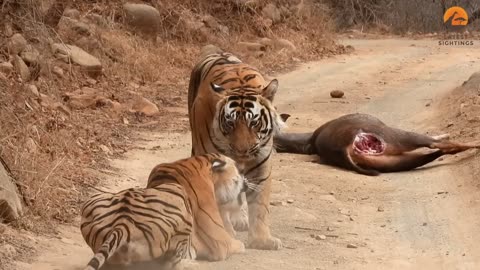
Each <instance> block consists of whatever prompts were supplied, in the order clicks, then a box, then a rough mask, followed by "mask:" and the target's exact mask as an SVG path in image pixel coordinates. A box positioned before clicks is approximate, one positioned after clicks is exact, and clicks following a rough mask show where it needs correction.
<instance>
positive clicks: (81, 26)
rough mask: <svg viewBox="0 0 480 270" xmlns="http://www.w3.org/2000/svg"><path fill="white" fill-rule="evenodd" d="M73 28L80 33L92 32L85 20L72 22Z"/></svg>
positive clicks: (88, 33)
mask: <svg viewBox="0 0 480 270" xmlns="http://www.w3.org/2000/svg"><path fill="white" fill-rule="evenodd" d="M72 30H74V31H75V32H77V33H78V34H80V35H85V36H88V35H90V34H91V31H90V26H88V24H86V23H84V22H80V21H75V22H74V23H73V24H72Z"/></svg>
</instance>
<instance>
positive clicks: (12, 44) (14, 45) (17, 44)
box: [8, 33, 27, 55]
mask: <svg viewBox="0 0 480 270" xmlns="http://www.w3.org/2000/svg"><path fill="white" fill-rule="evenodd" d="M26 47H27V40H26V39H25V38H24V37H23V36H22V35H21V34H18V33H17V34H14V35H13V36H12V37H11V38H10V40H9V41H8V51H9V53H10V54H12V55H17V54H19V53H21V52H22V51H23V50H25V48H26Z"/></svg>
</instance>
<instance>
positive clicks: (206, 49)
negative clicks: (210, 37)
mask: <svg viewBox="0 0 480 270" xmlns="http://www.w3.org/2000/svg"><path fill="white" fill-rule="evenodd" d="M221 52H223V50H222V49H220V48H219V47H217V46H215V45H213V44H208V45H205V46H203V47H202V49H201V50H200V59H203V58H204V57H206V56H207V55H209V54H214V53H221Z"/></svg>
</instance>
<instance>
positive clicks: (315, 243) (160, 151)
mask: <svg viewBox="0 0 480 270" xmlns="http://www.w3.org/2000/svg"><path fill="white" fill-rule="evenodd" d="M345 43H347V44H352V45H354V46H355V48H356V49H357V50H356V52H355V53H354V54H353V55H350V56H338V57H335V58H331V59H326V60H324V61H321V62H316V63H309V64H306V65H303V66H302V67H300V68H299V69H297V70H295V71H293V72H290V73H288V74H284V75H280V76H278V78H279V80H280V85H281V89H280V90H279V92H278V94H277V97H276V100H275V103H276V106H277V107H278V108H279V110H280V111H281V112H286V113H290V114H291V115H292V118H290V119H289V121H288V123H289V126H290V128H289V130H290V131H310V130H313V129H314V128H316V127H318V126H319V125H320V124H322V123H324V122H325V121H327V120H328V119H331V118H333V117H338V116H340V115H342V114H345V113H351V112H357V111H359V112H367V113H372V114H374V115H376V116H378V117H380V118H381V119H382V120H384V121H385V122H387V123H388V124H392V125H396V126H398V127H401V128H409V129H413V130H416V131H419V132H425V131H430V132H435V133H440V132H441V128H442V126H437V125H436V124H435V123H436V122H434V121H432V120H431V119H432V117H434V116H435V115H436V110H438V109H441V108H437V107H436V106H435V104H436V102H437V100H438V99H439V98H440V97H441V96H442V95H443V94H446V93H448V91H449V90H450V89H452V88H454V87H455V86H457V85H459V84H460V83H461V82H462V81H463V80H465V79H467V78H468V77H469V76H470V74H471V73H472V72H473V71H477V70H480V50H478V47H476V48H477V50H476V51H474V49H473V48H471V47H470V48H453V47H444V48H440V47H439V46H437V43H436V41H434V40H402V39H389V40H348V41H345ZM411 44H415V45H414V46H412V45H411ZM477 51H478V52H477ZM334 89H339V90H343V91H345V92H346V98H345V99H341V100H332V99H330V97H329V92H330V91H331V90H334ZM427 103H430V106H428V107H426V106H425V105H426V104H427ZM185 111H186V110H185ZM437 122H438V121H437ZM141 137H143V138H145V140H142V141H140V142H139V143H138V146H139V149H138V150H133V151H130V152H128V153H126V155H125V157H124V158H123V159H121V160H114V161H112V163H113V165H114V166H115V167H117V168H119V171H120V174H116V175H117V176H115V177H112V176H105V178H107V179H108V181H107V182H106V184H107V186H108V187H109V189H112V190H119V189H122V188H126V187H131V186H134V185H138V186H143V185H145V183H146V179H147V176H148V174H149V172H150V170H151V168H153V166H154V165H156V164H158V163H161V162H167V161H171V160H175V159H179V158H184V157H186V156H189V154H190V138H189V134H176V133H175V134H141ZM142 149H143V150H142ZM462 156H463V155H461V156H460V157H448V158H445V160H444V161H442V162H437V163H436V164H443V163H448V162H449V161H454V160H458V159H459V158H461V157H462ZM313 160H314V158H313V157H309V156H300V155H288V154H277V155H276V156H275V163H274V175H273V176H274V177H273V179H274V183H273V193H272V201H286V200H287V199H291V200H293V203H291V204H287V205H285V206H271V228H272V234H273V235H275V236H277V237H280V238H281V239H282V241H283V243H284V245H285V248H284V249H282V250H280V251H259V250H247V252H246V253H245V254H242V255H236V256H233V257H231V258H230V259H228V260H227V261H224V262H217V263H205V262H200V263H198V267H196V269H219V270H220V269H255V270H261V269H265V270H267V269H278V270H283V269H285V270H286V269H288V270H295V269H430V268H432V269H474V267H475V266H478V265H480V262H479V260H480V259H478V258H476V257H475V255H476V254H479V253H478V251H479V250H478V248H477V247H476V246H477V245H476V243H477V242H478V241H479V240H480V239H479V238H480V236H477V234H476V231H475V229H476V228H478V225H480V224H478V223H479V221H480V217H479V214H478V213H480V212H479V205H478V204H479V203H478V202H479V200H478V196H477V195H475V194H474V192H472V191H470V190H468V187H467V186H465V185H463V181H464V180H462V179H464V178H462V177H463V176H462V175H463V173H459V171H460V170H463V169H464V166H462V165H458V166H457V165H452V166H440V167H437V168H435V169H425V170H418V171H415V172H406V173H395V174H383V175H381V176H379V177H367V176H362V175H358V174H355V173H352V172H347V171H343V170H340V169H336V168H333V167H328V166H324V165H319V164H316V163H312V162H311V161H313ZM466 162H471V161H466ZM118 175H121V176H118ZM132 179H136V180H132ZM440 191H448V194H438V192H440ZM472 193H473V194H472ZM379 207H380V208H381V209H384V211H380V212H379V211H378V209H379ZM312 234H313V235H314V236H315V235H320V234H322V235H326V236H327V238H326V239H325V240H316V239H315V238H312V237H311V235H312ZM239 237H240V238H241V239H243V240H246V235H245V233H241V234H239ZM37 242H38V246H39V247H40V248H41V250H40V253H39V256H38V258H36V259H35V262H34V263H32V264H19V266H18V267H17V269H25V270H26V269H36V270H46V269H49V270H52V269H72V270H74V269H82V267H83V266H84V265H85V264H86V262H87V261H88V259H89V257H90V256H91V253H90V250H89V249H88V248H87V247H86V245H85V244H84V243H83V239H82V238H81V235H80V233H79V230H78V228H76V227H71V226H66V227H61V228H60V234H59V236H58V237H57V238H51V237H40V238H38V239H37ZM348 244H354V245H356V246H357V247H358V248H347V245H348ZM447 251H448V255H446V254H447ZM464 254H465V255H464Z"/></svg>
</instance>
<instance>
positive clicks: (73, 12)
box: [63, 8, 80, 19]
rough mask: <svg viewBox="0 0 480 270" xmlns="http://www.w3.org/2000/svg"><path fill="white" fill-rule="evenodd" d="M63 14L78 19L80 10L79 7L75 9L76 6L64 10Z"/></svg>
mask: <svg viewBox="0 0 480 270" xmlns="http://www.w3.org/2000/svg"><path fill="white" fill-rule="evenodd" d="M63 16H65V17H69V18H72V19H78V18H80V11H78V10H77V9H74V8H67V9H65V11H64V12H63Z"/></svg>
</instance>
